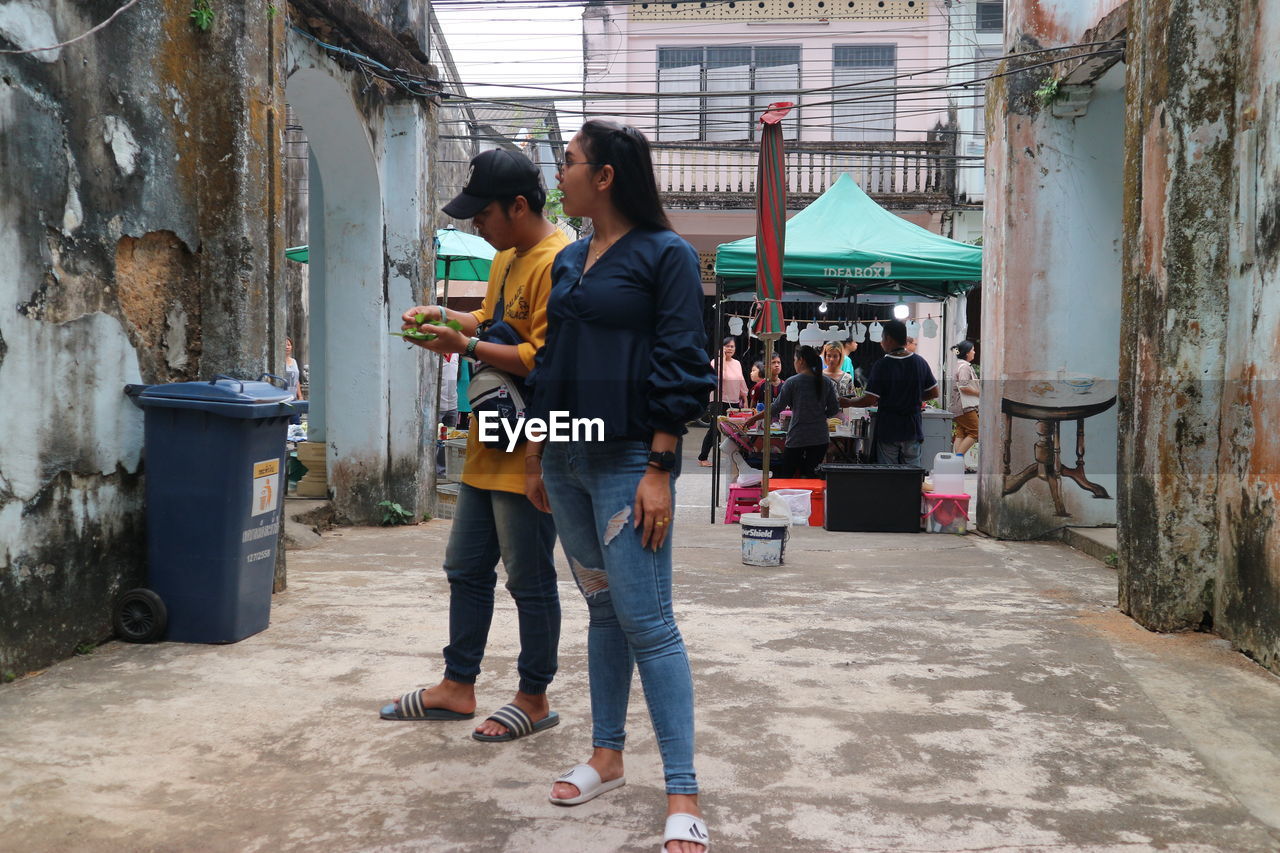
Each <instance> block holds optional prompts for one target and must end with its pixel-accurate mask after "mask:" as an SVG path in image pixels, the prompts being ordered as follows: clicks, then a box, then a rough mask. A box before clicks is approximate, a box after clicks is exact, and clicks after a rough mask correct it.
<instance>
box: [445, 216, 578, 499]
mask: <svg viewBox="0 0 1280 853" xmlns="http://www.w3.org/2000/svg"><path fill="white" fill-rule="evenodd" d="M567 245H569V238H568V237H566V236H565V235H564V233H563V232H561V231H558V230H557V231H554V232H552V233H551V234H549V235H547V236H546V237H545V238H543V240H542V241H541V242H540V243H538V244H537V245H536V246H534V247H533V248H531V249H529V251H527V252H525V253H523V254H519V253H517V252H516V250H515V249H506V250H504V251H501V252H499V253H498V254H497V256H495V257H494V259H493V266H492V267H491V268H490V270H489V289H488V291H487V292H486V293H485V297H484V305H483V306H481V308H480V310H479V311H473V312H472V314H473V316H474V317H475V318H476V319H477V320H479V321H480V322H482V323H483V322H484V321H485V320H489V319H492V318H493V315H494V314H495V313H496V312H495V310H494V309H495V308H496V307H497V304H498V292H499V290H501V289H502V279H503V276H506V279H507V284H506V305H505V307H504V308H503V315H502V319H503V321H504V322H505V323H507V324H508V325H509V326H511V328H513V329H515V330H516V332H517V333H518V334H519V335H520V337H521V338H523V339H524V343H522V344H520V347H519V351H520V359H521V360H522V361H523V362H524V363H525V365H526V366H527V367H528V368H529V369H530V370H532V369H533V362H534V357H535V356H536V355H537V354H538V350H539V349H540V348H541V347H542V345H543V344H544V343H546V340H547V297H548V296H550V295H551V262H552V261H554V260H555V257H556V255H558V254H559V253H560V250H561V249H563V248H564V247H565V246H567ZM508 267H510V272H509V273H508V272H507V268H508ZM478 429H479V425H478V423H477V422H476V419H475V418H474V417H473V418H472V419H471V429H470V431H469V432H468V433H467V461H466V464H465V465H464V466H463V469H462V482H464V483H466V484H467V485H468V486H472V487H473V488H477V489H490V490H493V491H499V492H515V493H516V494H521V495H522V494H524V445H520V446H519V447H517V448H516V449H515V450H514V451H512V452H511V453H507V452H505V451H503V450H499V449H494V448H490V447H485V446H484V445H483V444H481V443H480V440H479V438H478Z"/></svg>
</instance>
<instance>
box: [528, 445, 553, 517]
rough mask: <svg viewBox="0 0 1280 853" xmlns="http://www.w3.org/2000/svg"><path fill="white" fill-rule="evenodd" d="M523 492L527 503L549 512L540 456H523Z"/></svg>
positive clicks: (549, 501) (549, 502)
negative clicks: (527, 500)
mask: <svg viewBox="0 0 1280 853" xmlns="http://www.w3.org/2000/svg"><path fill="white" fill-rule="evenodd" d="M524 494H525V497H527V498H528V499H529V503H531V504H533V505H534V506H536V507H537V508H538V509H540V510H542V511H543V512H547V513H549V512H551V500H550V499H549V498H548V497H547V485H546V483H544V482H542V457H541V456H526V457H525V458H524Z"/></svg>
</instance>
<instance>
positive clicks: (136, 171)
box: [0, 0, 434, 673]
mask: <svg viewBox="0 0 1280 853" xmlns="http://www.w3.org/2000/svg"><path fill="white" fill-rule="evenodd" d="M307 7H308V9H309V10H310V11H308V12H307V17H306V20H305V21H304V23H307V24H308V25H313V24H314V22H315V21H316V20H321V21H322V22H323V21H328V22H329V23H328V24H323V23H322V24H319V25H317V26H320V25H323V26H329V27H330V29H329V30H327V31H326V32H327V33H328V34H329V35H330V36H331V39H332V40H334V41H342V40H343V39H344V34H345V33H346V32H347V30H346V29H344V28H349V29H350V30H351V31H352V32H356V33H357V35H356V36H354V37H355V38H358V39H364V42H363V43H365V44H370V45H374V46H375V48H381V49H384V50H386V51H388V52H390V53H393V54H396V56H397V59H395V60H392V64H393V65H395V66H397V67H406V66H407V65H409V64H412V63H413V62H418V61H419V60H418V59H417V58H416V57H417V55H418V54H420V51H418V53H417V54H414V50H415V49H416V48H414V47H413V44H414V39H415V37H416V36H415V33H414V29H415V28H421V27H422V22H421V21H420V20H419V19H420V18H421V14H420V11H421V10H420V9H417V7H415V6H414V5H413V4H411V3H408V2H407V0H386V2H378V0H373V2H369V3H365V2H361V3H345V2H343V1H342V0H315V2H311V3H308V4H307ZM369 7H372V8H371V9H369ZM112 8H114V7H112ZM213 9H214V20H213V25H212V27H211V28H210V29H209V30H208V31H207V32H202V31H200V30H198V29H196V28H195V27H194V26H193V24H192V21H191V18H190V13H191V6H190V4H189V3H177V2H171V0H163V2H160V3H141V4H138V5H136V6H134V7H132V8H130V9H129V10H126V11H125V12H123V13H122V14H121V15H120V16H119V17H118V18H117V19H116V20H115V21H113V22H112V23H111V24H109V25H108V26H107V27H105V28H104V29H103V30H102V31H100V32H98V33H96V34H94V35H92V36H90V37H88V38H86V39H83V40H81V41H78V42H76V43H75V44H73V45H71V46H69V47H64V48H61V49H59V50H57V51H45V52H40V53H34V54H24V55H0V395H3V399H4V401H5V404H4V406H2V407H0V438H2V439H3V440H2V441H0V673H4V672H9V671H12V672H16V673H21V672H24V671H27V670H29V669H33V668H37V667H39V666H43V665H45V664H47V663H49V662H51V661H53V660H56V659H58V658H60V657H63V656H66V655H68V654H70V653H71V652H72V651H73V650H74V649H75V648H76V646H77V645H79V644H81V643H92V642H96V641H98V640H100V639H102V638H104V637H106V636H108V635H109V634H110V624H109V623H110V612H111V607H112V605H113V604H114V599H115V598H116V596H117V594H118V593H119V592H120V591H121V590H122V589H125V588H128V587H132V586H136V585H139V584H140V583H141V582H142V581H143V580H144V572H145V565H146V554H145V547H144V541H143V532H144V525H145V518H144V515H145V514H144V507H143V490H142V476H143V470H142V467H143V466H142V443H143V435H142V416H141V412H139V411H138V410H137V409H135V408H134V407H133V406H132V405H130V404H129V403H128V402H127V401H126V398H125V396H124V395H123V393H122V389H123V386H124V385H125V384H126V383H134V382H143V383H159V382H170V381H179V380H187V379H195V378H208V377H210V376H212V375H213V374H215V373H226V374H230V375H235V376H245V377H256V376H257V375H258V374H259V373H262V372H264V371H269V372H272V373H277V374H279V373H281V372H282V370H283V365H284V336H285V325H284V314H285V303H286V301H287V299H286V288H285V287H284V274H283V264H284V263H285V262H284V257H283V252H284V248H285V245H286V244H285V240H284V233H283V226H284V216H283V215H282V212H283V192H284V181H283V170H282V165H283V156H282V155H283V153H284V150H283V135H284V125H285V112H284V104H285V98H284V95H285V80H286V76H287V75H286V66H285V57H284V53H285V51H284V44H285V38H286V36H285V33H286V18H288V17H290V16H292V15H294V14H295V9H294V7H293V5H292V4H290V5H289V6H288V8H287V10H286V9H284V8H282V6H281V4H273V3H269V2H267V0H249V2H245V3H234V4H217V3H215V4H213ZM366 9H368V11H366ZM109 11H110V10H106V11H104V10H103V9H101V8H99V4H89V5H88V6H86V5H85V4H82V3H75V2H71V0H51V2H49V3H47V4H30V3H10V4H8V5H7V6H5V7H4V14H3V15H0V45H3V46H4V47H6V48H19V49H23V48H32V47H40V46H42V45H47V44H53V43H56V42H59V41H62V40H65V39H68V38H71V37H73V36H76V35H79V34H81V33H84V32H85V31H87V30H89V29H90V28H91V27H93V26H94V25H96V24H97V23H99V22H100V21H101V20H102V19H103V18H104V17H105V15H106V14H107V13H109ZM298 14H300V13H298ZM326 16H327V17H326ZM299 20H301V18H299ZM335 20H336V21H338V23H337V24H336V25H335V24H334V21H335ZM392 28H395V30H396V36H391V35H389V31H390V30H391V29H392ZM344 43H347V42H344ZM369 49H373V48H369ZM410 54H413V55H414V57H415V58H413V59H409V60H406V59H404V57H405V56H407V55H410ZM423 61H425V60H423ZM340 62H341V63H343V64H344V68H345V70H343V69H341V68H338V67H337V66H338V65H339V64H340ZM317 65H318V66H320V67H324V68H325V70H326V71H327V72H328V73H330V74H331V75H333V76H332V78H331V79H335V80H340V81H341V86H340V91H342V92H343V97H344V98H345V107H346V110H347V112H346V113H344V114H342V118H343V120H344V121H343V122H341V123H339V122H329V121H328V120H327V118H328V117H327V116H326V115H325V113H323V112H321V113H320V114H319V115H318V116H316V115H314V114H313V122H314V123H317V124H319V125H321V126H322V127H324V126H327V125H329V124H340V125H341V127H342V128H343V132H345V133H353V134H354V135H355V136H356V137H358V139H359V141H360V144H361V145H362V146H363V150H364V152H365V156H366V161H365V162H366V165H368V166H369V168H368V171H367V172H364V173H361V176H362V177H363V178H365V182H364V186H363V187H362V195H361V198H362V199H364V200H365V202H366V204H365V206H364V207H362V208H361V209H360V211H358V212H359V213H360V214H361V215H360V216H357V217H355V218H354V219H352V220H351V222H350V223H349V224H351V225H352V226H353V228H354V229H355V230H360V229H364V230H365V231H367V232H368V233H367V235H366V239H364V240H362V241H360V246H359V248H358V252H357V254H358V255H359V264H358V265H357V266H358V268H357V269H355V274H354V275H353V277H352V278H350V279H345V280H340V281H338V280H335V287H339V288H345V290H342V291H340V292H343V293H344V294H346V298H347V299H348V300H349V307H350V309H351V310H349V311H348V312H347V313H346V314H339V315H338V316H337V317H336V318H335V320H334V322H335V328H337V329H338V330H339V332H340V334H339V335H338V345H337V347H336V349H331V351H330V352H329V353H327V355H328V358H329V361H330V363H337V364H340V365H342V371H343V372H341V373H340V376H341V381H342V382H343V383H345V384H346V387H348V388H350V389H353V391H352V395H351V397H350V398H348V399H344V398H342V397H341V396H340V395H339V400H338V402H339V403H342V404H344V405H346V404H353V405H347V408H346V409H345V410H344V416H345V417H347V424H346V427H345V432H344V433H343V436H344V437H345V438H347V439H349V440H347V441H346V442H344V443H343V444H342V445H340V446H336V447H334V448H333V449H332V452H333V455H334V458H335V459H336V460H338V461H339V462H340V463H342V464H344V465H346V468H345V469H343V470H344V471H345V472H346V476H345V478H344V479H342V480H341V482H340V483H339V484H338V493H337V495H336V496H335V497H336V498H337V501H338V503H339V505H340V507H345V508H347V509H348V510H349V512H348V515H349V517H353V518H354V519H356V520H369V519H371V518H373V517H374V515H373V514H374V512H375V510H376V502H377V501H378V500H382V499H385V498H391V499H393V500H398V501H399V502H401V503H402V504H404V505H406V506H408V507H410V508H411V509H412V510H414V511H422V510H423V509H425V503H426V501H425V497H424V494H425V492H426V491H427V489H428V488H429V483H430V471H432V470H433V466H431V465H429V464H424V463H422V462H421V461H420V456H421V455H420V454H419V452H418V451H419V447H420V444H421V435H420V429H421V426H420V416H419V414H418V412H417V410H416V406H414V405H412V404H410V403H408V402H407V401H409V400H412V399H414V397H415V396H416V395H417V391H418V388H419V386H420V385H421V384H422V377H421V375H420V373H419V370H420V369H419V367H418V361H417V359H416V357H415V356H416V353H404V354H403V355H397V354H392V353H390V352H389V342H390V338H389V337H388V336H387V334H386V332H387V330H388V326H389V324H390V323H391V321H392V318H391V311H392V306H395V313H396V314H397V315H398V313H399V310H402V309H401V308H400V306H401V304H402V303H403V304H411V303H412V302H413V301H416V296H417V294H420V293H421V292H423V290H424V284H423V273H422V272H420V271H419V270H418V269H415V268H414V263H415V260H416V258H417V257H418V256H419V255H420V254H421V246H422V243H423V241H424V240H426V241H429V235H430V231H431V227H432V222H431V219H430V217H431V214H430V212H422V211H420V210H419V206H418V204H417V200H418V199H419V198H422V197H424V196H426V195H429V192H428V190H427V181H428V178H427V174H428V170H429V168H430V160H431V157H430V156H429V152H426V150H425V148H426V145H427V143H428V141H429V139H430V138H431V132H430V126H431V124H432V122H434V116H433V106H432V104H431V103H430V101H429V100H428V99H425V98H421V97H417V96H411V95H406V94H404V93H401V92H398V91H396V90H393V89H392V88H391V87H389V86H385V85H382V84H381V83H377V82H374V83H372V84H370V82H369V81H368V80H367V79H366V78H364V77H363V76H362V75H359V72H358V71H357V70H356V69H354V68H353V67H350V63H349V60H345V59H344V60H339V59H335V58H334V57H333V56H332V55H330V54H323V55H319V57H318V60H317ZM415 67H416V68H417V69H418V73H419V76H424V74H425V72H424V71H423V69H425V66H424V65H421V64H419V65H418V66H415ZM343 87H345V88H343ZM388 104H391V105H393V107H392V110H391V114H394V115H395V116H396V118H394V119H393V120H389V119H388V118H387V116H388V114H389V113H388ZM337 106H342V104H341V103H340V104H338V105H337ZM353 126H354V128H355V129H354V130H352V128H353ZM388 128H390V131H392V132H394V133H396V134H397V136H396V137H395V140H394V141H393V142H389V141H388V139H389V136H390V133H389V132H388ZM348 167H349V164H344V163H343V162H342V161H341V160H333V159H332V158H331V162H330V164H329V168H330V169H331V170H333V171H334V172H335V174H341V173H342V171H343V170H344V168H348ZM334 183H335V185H337V186H340V184H341V182H340V181H336V180H335V182H334ZM388 183H393V184H395V186H396V192H395V193H393V194H392V196H391V197H389V198H387V197H384V196H383V195H382V194H381V191H382V187H384V186H386V185H387V184H388ZM334 200H335V203H336V205H337V206H339V207H340V206H341V205H342V203H343V199H342V198H341V197H340V196H335V199H334ZM366 214H367V215H366ZM389 245H390V246H391V247H392V250H391V251H390V252H389V251H388V246H389ZM426 270H427V274H428V275H429V267H427V268H426ZM322 278H323V277H322ZM353 283H354V284H358V285H359V286H358V287H356V286H353ZM342 307H343V305H342V304H341V300H339V308H342ZM396 325H398V323H397V324H396ZM342 335H347V337H346V338H345V339H343V338H342ZM333 338H334V336H330V340H329V342H328V346H330V347H331V348H332V347H334V339H333ZM395 359H399V360H400V362H403V363H399V362H397V363H396V364H392V361H393V360H395ZM313 379H314V377H313ZM361 383H364V385H362V384H361ZM392 401H394V404H393V402H392ZM365 404H368V405H365ZM365 449H367V450H368V451H369V454H368V455H367V456H362V455H361V452H362V451H363V450H365ZM192 452H193V454H198V453H199V452H200V448H199V446H198V445H193V447H192ZM427 458H428V459H429V457H427ZM366 462H367V463H368V464H367V465H366V464H365V463H366ZM424 472H426V473H425V476H424ZM281 569H282V567H281ZM282 578H283V575H282V573H281V574H278V580H282Z"/></svg>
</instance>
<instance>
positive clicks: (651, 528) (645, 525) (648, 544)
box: [632, 465, 671, 551]
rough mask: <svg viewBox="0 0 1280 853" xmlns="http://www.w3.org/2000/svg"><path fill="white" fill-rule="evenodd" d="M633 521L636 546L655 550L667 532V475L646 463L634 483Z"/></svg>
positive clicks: (668, 513) (668, 531) (668, 479)
mask: <svg viewBox="0 0 1280 853" xmlns="http://www.w3.org/2000/svg"><path fill="white" fill-rule="evenodd" d="M633 515H634V516H635V521H634V522H633V523H632V526H633V527H638V528H641V533H640V537H641V538H640V546H641V547H642V548H652V549H653V550H655V551H657V550H658V549H659V548H661V547H662V544H663V543H664V542H666V541H667V535H668V534H669V533H670V532H671V475H670V474H669V473H667V472H666V471H662V470H659V469H658V468H654V467H653V466H652V465H650V466H649V468H648V470H646V471H645V473H644V476H643V477H641V478H640V485H638V486H636V506H635V512H634V513H633Z"/></svg>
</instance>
